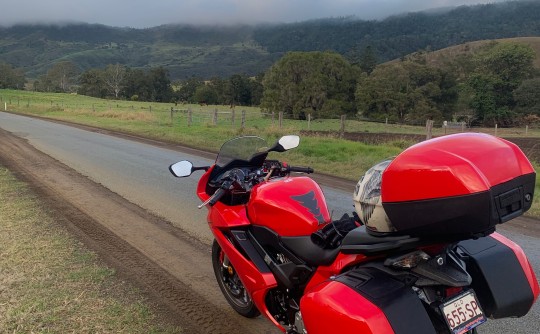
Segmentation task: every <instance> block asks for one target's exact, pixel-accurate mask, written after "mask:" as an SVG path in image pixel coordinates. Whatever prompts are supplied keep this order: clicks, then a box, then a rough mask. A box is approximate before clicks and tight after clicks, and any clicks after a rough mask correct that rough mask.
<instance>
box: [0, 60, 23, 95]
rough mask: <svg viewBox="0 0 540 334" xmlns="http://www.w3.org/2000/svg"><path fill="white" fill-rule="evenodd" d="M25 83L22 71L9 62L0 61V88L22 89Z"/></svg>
mask: <svg viewBox="0 0 540 334" xmlns="http://www.w3.org/2000/svg"><path fill="white" fill-rule="evenodd" d="M25 83H26V78H25V76H24V72H23V71H22V70H21V69H14V68H13V67H12V66H11V65H10V64H7V63H4V62H0V89H6V88H11V89H23V88H24V84H25Z"/></svg>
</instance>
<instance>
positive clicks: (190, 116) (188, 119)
mask: <svg viewBox="0 0 540 334" xmlns="http://www.w3.org/2000/svg"><path fill="white" fill-rule="evenodd" d="M187 115H188V116H187V126H191V124H192V123H193V112H192V111H191V108H188V110H187Z"/></svg>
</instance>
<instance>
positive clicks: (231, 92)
mask: <svg viewBox="0 0 540 334" xmlns="http://www.w3.org/2000/svg"><path fill="white" fill-rule="evenodd" d="M250 81H251V79H249V78H248V77H247V76H245V75H240V74H235V75H233V76H231V77H230V78H229V80H227V82H226V83H225V91H224V97H225V99H226V101H225V102H226V103H227V104H230V105H232V106H234V105H237V104H238V105H244V106H247V105H251V82H250Z"/></svg>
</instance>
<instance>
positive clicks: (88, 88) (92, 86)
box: [77, 69, 107, 98]
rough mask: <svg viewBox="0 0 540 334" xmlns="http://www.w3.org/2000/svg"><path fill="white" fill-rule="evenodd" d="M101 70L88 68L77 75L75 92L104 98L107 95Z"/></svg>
mask: <svg viewBox="0 0 540 334" xmlns="http://www.w3.org/2000/svg"><path fill="white" fill-rule="evenodd" d="M103 77H104V75H103V71H102V70H100V69H90V70H88V71H85V72H83V73H82V74H81V75H80V76H79V89H78V90H77V93H79V94H82V95H88V96H93V97H99V98H104V97H106V96H107V85H106V83H105V80H104V78H103Z"/></svg>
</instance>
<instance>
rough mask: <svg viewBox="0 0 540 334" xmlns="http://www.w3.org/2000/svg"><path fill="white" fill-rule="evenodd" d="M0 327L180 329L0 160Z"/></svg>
mask: <svg viewBox="0 0 540 334" xmlns="http://www.w3.org/2000/svg"><path fill="white" fill-rule="evenodd" d="M0 198H1V199H2V200H1V201H0V300H1V302H0V314H1V316H0V333H179V332H181V329H179V328H169V327H167V326H164V325H162V324H159V323H158V319H157V318H156V317H155V315H154V314H153V313H152V312H151V310H150V308H149V306H148V305H147V304H146V302H145V300H144V299H143V298H142V297H141V296H140V294H139V292H137V291H136V290H134V289H133V288H130V287H129V286H128V285H126V284H125V283H124V282H122V281H120V280H119V279H117V278H116V276H115V271H114V270H113V269H111V268H108V267H106V266H104V265H103V264H102V263H100V262H99V260H98V259H97V256H96V255H95V253H92V252H90V251H89V250H87V249H86V248H84V246H82V245H81V244H80V243H78V242H77V241H76V240H74V239H73V238H72V237H71V236H70V235H69V233H68V232H67V231H66V230H65V229H64V228H63V227H62V226H59V225H58V224H57V223H55V221H54V219H53V218H52V217H51V216H50V215H49V214H48V213H47V211H46V210H45V209H44V208H43V207H42V206H41V205H40V203H39V200H38V199H37V198H35V197H34V195H32V193H31V192H30V191H29V190H28V189H27V188H26V186H25V184H23V183H21V182H19V181H17V180H16V179H15V178H14V177H13V175H12V174H11V173H10V172H9V171H8V170H7V169H5V168H3V167H2V166H0Z"/></svg>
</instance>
